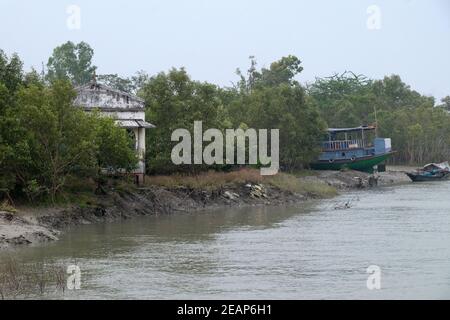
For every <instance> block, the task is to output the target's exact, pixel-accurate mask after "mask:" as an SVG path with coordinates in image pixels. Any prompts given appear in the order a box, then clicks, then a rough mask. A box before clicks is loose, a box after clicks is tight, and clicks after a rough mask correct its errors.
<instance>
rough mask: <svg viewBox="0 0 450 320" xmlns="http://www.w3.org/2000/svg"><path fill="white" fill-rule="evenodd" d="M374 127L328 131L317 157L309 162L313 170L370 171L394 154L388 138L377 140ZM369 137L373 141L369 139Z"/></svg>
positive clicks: (332, 129)
mask: <svg viewBox="0 0 450 320" xmlns="http://www.w3.org/2000/svg"><path fill="white" fill-rule="evenodd" d="M375 129H376V127H375V126H360V127H356V128H330V129H328V136H327V140H325V141H323V142H322V152H321V154H320V155H319V158H318V159H317V160H316V161H314V162H313V163H311V168H312V169H316V170H341V169H344V168H348V169H353V170H359V171H366V172H373V170H374V167H376V166H377V165H379V164H380V163H383V162H384V161H385V160H386V159H387V158H388V157H389V156H391V155H392V154H393V153H394V152H393V151H392V148H391V139H390V138H377V137H375V135H374V134H373V132H374V131H375ZM371 138H372V139H371Z"/></svg>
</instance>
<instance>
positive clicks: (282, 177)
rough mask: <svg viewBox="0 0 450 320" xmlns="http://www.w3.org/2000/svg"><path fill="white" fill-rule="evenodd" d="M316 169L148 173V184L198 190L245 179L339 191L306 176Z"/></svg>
mask: <svg viewBox="0 0 450 320" xmlns="http://www.w3.org/2000/svg"><path fill="white" fill-rule="evenodd" d="M311 175H313V173H312V172H311V171H308V170H304V171H302V172H296V173H295V174H288V173H281V172H280V173H278V174H276V175H274V176H261V174H260V171H259V170H257V169H251V168H243V169H240V170H237V171H231V172H217V171H208V172H202V173H199V174H196V175H181V174H174V175H158V176H148V177H146V185H148V186H162V187H166V188H178V187H187V188H190V189H194V190H208V191H214V190H217V189H220V188H224V187H233V186H237V185H240V184H244V183H253V184H256V183H258V184H259V183H263V184H267V185H271V186H273V187H275V188H278V189H280V190H283V191H288V192H293V193H300V194H308V195H314V196H319V197H331V196H334V195H336V194H337V191H336V189H335V188H333V187H331V186H329V185H327V184H326V183H323V182H321V181H312V180H305V179H303V178H304V177H306V176H311Z"/></svg>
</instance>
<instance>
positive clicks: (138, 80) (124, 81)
mask: <svg viewBox="0 0 450 320" xmlns="http://www.w3.org/2000/svg"><path fill="white" fill-rule="evenodd" d="M149 78H150V77H149V76H148V75H147V73H145V72H144V71H138V72H136V74H135V75H134V76H132V77H130V78H123V77H120V76H119V75H117V74H102V75H99V76H98V77H97V80H98V81H99V82H102V83H104V84H105V85H107V86H109V87H111V88H114V89H116V90H120V91H124V92H128V93H131V94H138V93H140V91H141V89H142V88H143V87H144V86H145V84H146V83H147V82H148V80H149Z"/></svg>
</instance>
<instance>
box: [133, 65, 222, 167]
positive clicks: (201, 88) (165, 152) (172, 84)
mask: <svg viewBox="0 0 450 320" xmlns="http://www.w3.org/2000/svg"><path fill="white" fill-rule="evenodd" d="M142 96H143V97H144V99H145V101H146V107H147V112H146V118H147V119H148V120H149V121H150V122H152V123H155V124H156V128H155V129H152V130H151V134H150V135H148V136H147V150H148V151H147V157H146V159H147V161H148V166H147V167H148V168H149V169H150V170H151V171H152V172H171V171H177V170H180V169H182V168H180V167H175V165H173V164H172V161H171V157H170V155H171V150H172V147H173V146H174V145H175V143H174V142H172V141H171V134H172V132H173V131H174V130H175V129H178V128H186V129H188V130H190V132H191V133H192V132H193V125H194V121H196V120H199V121H203V125H204V127H205V128H206V127H207V128H217V129H221V128H223V127H224V126H225V125H226V121H225V118H224V116H225V113H224V110H223V106H222V104H221V100H220V96H219V90H218V88H217V86H215V85H213V84H209V83H201V82H198V81H193V80H191V78H190V77H189V75H188V74H187V73H186V71H185V70H184V69H172V70H170V71H169V72H168V73H165V72H161V73H159V74H158V75H156V76H154V77H151V78H150V80H149V81H148V83H147V85H146V86H145V87H144V88H143V90H142ZM183 169H185V168H183ZM188 169H189V170H191V171H193V170H199V169H200V167H199V166H191V167H189V168H188Z"/></svg>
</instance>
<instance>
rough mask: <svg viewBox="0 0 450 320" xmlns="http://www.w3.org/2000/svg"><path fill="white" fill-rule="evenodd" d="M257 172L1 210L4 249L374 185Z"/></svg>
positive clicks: (328, 176)
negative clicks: (85, 227)
mask: <svg viewBox="0 0 450 320" xmlns="http://www.w3.org/2000/svg"><path fill="white" fill-rule="evenodd" d="M404 169H405V168H390V169H389V170H388V171H387V172H383V173H380V174H379V175H378V179H377V184H378V185H379V186H384V185H395V184H400V183H406V182H408V181H409V180H408V178H407V177H406V175H404V174H403V172H402V170H404ZM256 172H258V171H257V170H251V169H244V170H241V171H237V172H233V173H206V174H204V176H196V177H181V176H178V177H173V176H171V177H167V176H159V177H150V178H149V179H147V180H148V181H147V184H146V186H144V187H141V188H130V189H128V190H124V189H121V190H117V189H114V188H111V189H109V190H108V192H107V194H105V195H102V196H95V197H93V198H91V199H89V200H88V201H86V202H84V203H82V204H76V205H71V206H64V207H40V208H36V207H33V208H32V207H18V208H17V212H14V213H12V212H4V211H0V249H8V248H13V247H17V246H21V245H34V244H39V243H43V242H48V241H55V240H57V239H58V235H59V234H60V233H61V232H64V230H66V229H67V228H70V227H72V226H76V225H82V224H92V223H99V222H111V221H117V220H121V219H129V218H133V217H135V216H144V215H162V214H172V213H183V212H193V211H198V210H211V209H219V208H223V207H241V206H261V205H271V206H276V205H286V204H290V205H294V204H298V205H301V204H302V203H303V202H305V201H307V200H310V199H321V198H328V197H332V196H335V195H337V194H338V193H339V192H340V193H342V192H345V191H347V190H355V189H366V188H370V187H371V186H370V183H369V178H370V176H371V175H369V174H367V173H363V172H358V171H352V170H348V171H304V172H300V173H298V174H296V175H288V174H279V175H277V176H274V177H261V176H260V175H259V174H256Z"/></svg>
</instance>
